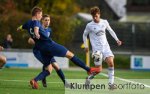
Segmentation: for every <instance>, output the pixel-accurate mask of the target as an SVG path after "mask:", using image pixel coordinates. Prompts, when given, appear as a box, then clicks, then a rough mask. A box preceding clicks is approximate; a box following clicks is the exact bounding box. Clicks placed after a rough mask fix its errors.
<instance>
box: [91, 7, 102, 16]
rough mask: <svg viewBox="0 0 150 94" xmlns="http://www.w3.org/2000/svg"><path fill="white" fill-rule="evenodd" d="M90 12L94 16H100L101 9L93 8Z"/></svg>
mask: <svg viewBox="0 0 150 94" xmlns="http://www.w3.org/2000/svg"><path fill="white" fill-rule="evenodd" d="M90 12H91V15H92V16H93V15H96V14H97V13H98V14H100V9H99V7H97V6H95V7H92V8H91V10H90Z"/></svg>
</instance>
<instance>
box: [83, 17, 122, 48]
mask: <svg viewBox="0 0 150 94" xmlns="http://www.w3.org/2000/svg"><path fill="white" fill-rule="evenodd" d="M106 30H108V31H109V33H110V34H111V36H112V37H113V38H114V39H115V40H116V41H117V40H119V39H118V38H117V36H116V34H115V32H114V31H113V30H112V28H111V27H110V25H109V23H108V21H107V20H104V19H100V22H99V23H95V22H94V21H91V22H89V23H88V24H87V25H86V28H85V30H84V34H83V42H84V45H85V47H87V46H88V45H87V43H86V39H87V35H88V34H89V38H90V42H91V45H92V50H93V51H103V50H104V49H105V48H110V47H109V44H108V41H107V38H106Z"/></svg>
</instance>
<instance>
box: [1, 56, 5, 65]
mask: <svg viewBox="0 0 150 94" xmlns="http://www.w3.org/2000/svg"><path fill="white" fill-rule="evenodd" d="M6 61H7V59H6V57H5V56H0V62H1V63H3V64H5V63H6Z"/></svg>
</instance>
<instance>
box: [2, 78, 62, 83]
mask: <svg viewBox="0 0 150 94" xmlns="http://www.w3.org/2000/svg"><path fill="white" fill-rule="evenodd" d="M0 81H4V82H30V81H26V80H4V79H0ZM47 83H62V82H47Z"/></svg>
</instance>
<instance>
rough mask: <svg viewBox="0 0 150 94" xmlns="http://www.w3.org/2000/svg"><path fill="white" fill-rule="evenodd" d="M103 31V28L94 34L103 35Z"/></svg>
mask: <svg viewBox="0 0 150 94" xmlns="http://www.w3.org/2000/svg"><path fill="white" fill-rule="evenodd" d="M104 33H105V32H104V31H103V30H99V31H98V32H96V33H95V34H96V35H97V36H101V35H104Z"/></svg>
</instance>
